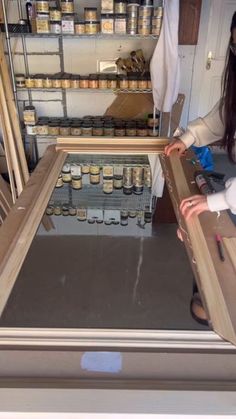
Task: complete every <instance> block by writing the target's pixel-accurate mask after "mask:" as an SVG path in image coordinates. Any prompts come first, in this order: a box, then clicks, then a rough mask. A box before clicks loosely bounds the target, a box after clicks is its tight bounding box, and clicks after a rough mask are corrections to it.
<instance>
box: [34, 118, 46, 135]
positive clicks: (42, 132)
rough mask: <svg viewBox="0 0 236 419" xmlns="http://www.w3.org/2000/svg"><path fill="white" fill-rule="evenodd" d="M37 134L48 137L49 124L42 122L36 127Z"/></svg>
mask: <svg viewBox="0 0 236 419" xmlns="http://www.w3.org/2000/svg"><path fill="white" fill-rule="evenodd" d="M36 132H37V135H42V136H43V135H48V122H46V121H40V122H38V124H37V125H36Z"/></svg>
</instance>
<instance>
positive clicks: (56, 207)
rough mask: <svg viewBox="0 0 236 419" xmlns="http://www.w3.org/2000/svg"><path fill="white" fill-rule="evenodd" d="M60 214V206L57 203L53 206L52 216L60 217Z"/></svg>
mask: <svg viewBox="0 0 236 419" xmlns="http://www.w3.org/2000/svg"><path fill="white" fill-rule="evenodd" d="M61 214H62V208H61V204H60V203H59V202H58V203H56V202H55V204H54V215H57V216H59V215H61Z"/></svg>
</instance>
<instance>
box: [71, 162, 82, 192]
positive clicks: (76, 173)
mask: <svg viewBox="0 0 236 419" xmlns="http://www.w3.org/2000/svg"><path fill="white" fill-rule="evenodd" d="M71 185H72V188H73V189H82V174H81V166H80V165H78V164H75V163H74V164H72V165H71Z"/></svg>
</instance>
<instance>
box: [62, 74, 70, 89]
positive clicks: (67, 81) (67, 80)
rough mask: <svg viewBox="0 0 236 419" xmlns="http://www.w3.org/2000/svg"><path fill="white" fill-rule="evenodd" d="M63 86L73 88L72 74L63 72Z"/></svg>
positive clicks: (63, 87)
mask: <svg viewBox="0 0 236 419" xmlns="http://www.w3.org/2000/svg"><path fill="white" fill-rule="evenodd" d="M61 87H62V89H70V88H71V74H63V76H62V78H61Z"/></svg>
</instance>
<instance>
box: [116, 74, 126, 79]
mask: <svg viewBox="0 0 236 419" xmlns="http://www.w3.org/2000/svg"><path fill="white" fill-rule="evenodd" d="M118 77H119V79H120V80H128V76H126V75H125V74H119V76H118Z"/></svg>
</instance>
